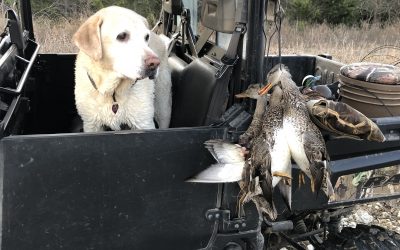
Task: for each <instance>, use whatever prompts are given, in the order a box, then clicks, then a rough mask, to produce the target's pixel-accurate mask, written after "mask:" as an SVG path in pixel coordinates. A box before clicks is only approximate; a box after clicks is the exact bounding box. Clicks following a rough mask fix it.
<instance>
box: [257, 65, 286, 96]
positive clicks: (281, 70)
mask: <svg viewBox="0 0 400 250" xmlns="http://www.w3.org/2000/svg"><path fill="white" fill-rule="evenodd" d="M291 78H292V76H291V74H290V73H289V69H288V68H287V67H286V66H285V65H283V64H279V63H278V64H277V65H275V66H274V67H273V68H272V69H271V70H270V71H269V72H268V74H267V82H268V83H267V85H265V86H264V87H263V88H261V89H260V91H259V92H258V94H259V95H265V94H267V93H268V92H269V91H270V90H271V89H272V88H274V87H275V86H276V85H281V84H282V82H287V81H288V79H290V80H291Z"/></svg>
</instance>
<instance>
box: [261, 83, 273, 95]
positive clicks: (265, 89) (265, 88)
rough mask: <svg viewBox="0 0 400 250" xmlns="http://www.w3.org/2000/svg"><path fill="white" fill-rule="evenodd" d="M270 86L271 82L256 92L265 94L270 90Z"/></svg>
mask: <svg viewBox="0 0 400 250" xmlns="http://www.w3.org/2000/svg"><path fill="white" fill-rule="evenodd" d="M271 88H272V83H268V84H267V85H265V86H264V87H263V88H262V89H260V90H259V91H258V94H259V95H265V94H267V93H268V92H269V91H270V89H271Z"/></svg>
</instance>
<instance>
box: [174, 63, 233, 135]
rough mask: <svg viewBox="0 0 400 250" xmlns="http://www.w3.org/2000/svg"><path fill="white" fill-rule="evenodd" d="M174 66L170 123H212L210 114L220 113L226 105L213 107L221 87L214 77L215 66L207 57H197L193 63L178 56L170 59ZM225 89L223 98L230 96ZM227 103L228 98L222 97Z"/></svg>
mask: <svg viewBox="0 0 400 250" xmlns="http://www.w3.org/2000/svg"><path fill="white" fill-rule="evenodd" d="M169 63H170V67H171V70H172V82H173V101H172V103H173V104H172V115H171V125H170V126H171V127H196V126H207V125H210V123H211V121H212V120H210V119H209V118H210V116H213V117H220V116H221V115H222V113H223V109H221V110H220V111H217V114H216V113H215V111H214V110H212V108H211V105H212V97H213V95H215V93H214V92H215V91H220V90H219V88H218V83H219V82H218V81H217V78H216V77H215V73H216V70H217V69H216V68H215V67H214V66H212V65H211V64H210V63H209V62H207V60H206V59H204V58H196V59H194V60H193V61H192V62H191V63H189V64H187V65H186V66H185V65H184V64H185V62H184V61H182V60H181V59H180V58H178V57H176V56H172V57H170V59H169ZM224 92H225V91H222V93H221V96H220V98H227V97H228V95H227V93H224ZM223 102H224V103H226V102H225V101H223Z"/></svg>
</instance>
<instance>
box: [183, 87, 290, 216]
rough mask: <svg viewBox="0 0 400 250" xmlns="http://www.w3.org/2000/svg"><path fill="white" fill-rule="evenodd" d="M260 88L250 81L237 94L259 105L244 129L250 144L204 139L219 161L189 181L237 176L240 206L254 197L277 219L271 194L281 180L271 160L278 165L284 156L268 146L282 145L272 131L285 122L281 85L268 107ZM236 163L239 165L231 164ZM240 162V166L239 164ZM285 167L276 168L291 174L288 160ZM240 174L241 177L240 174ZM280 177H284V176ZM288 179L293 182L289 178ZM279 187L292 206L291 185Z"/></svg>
mask: <svg viewBox="0 0 400 250" xmlns="http://www.w3.org/2000/svg"><path fill="white" fill-rule="evenodd" d="M259 90H260V85H258V84H254V85H250V86H249V87H248V89H247V90H246V91H245V92H243V93H241V94H239V95H236V97H237V98H252V99H257V106H256V110H255V113H254V118H253V120H254V119H255V120H254V121H255V122H252V123H251V125H250V126H249V128H248V130H247V131H246V132H245V133H244V135H245V137H246V140H247V141H248V142H249V143H248V146H247V148H246V147H243V146H241V145H239V144H232V143H230V142H226V141H221V140H209V141H207V142H205V144H206V148H207V149H208V150H209V151H210V153H211V154H212V155H213V156H214V158H215V159H216V160H217V162H219V164H214V165H212V166H210V167H209V168H207V169H205V170H203V171H202V172H200V173H199V174H197V175H196V176H194V177H193V178H191V179H190V180H189V181H190V182H206V183H210V182H214V183H216V182H218V183H219V182H232V181H233V180H232V178H231V177H232V176H236V177H237V181H239V186H240V188H241V193H242V195H241V198H240V200H239V207H241V206H242V205H243V204H244V203H247V202H248V201H250V200H252V201H253V202H254V203H255V204H256V207H257V209H258V210H259V211H260V212H261V213H262V214H264V215H267V216H268V217H269V219H272V220H274V219H276V217H277V213H276V209H275V205H274V203H273V197H272V196H273V195H272V194H273V189H274V187H275V186H276V185H278V183H279V182H277V181H275V184H274V185H273V177H272V175H271V162H274V163H275V165H279V164H277V162H279V161H280V160H279V157H281V154H280V153H279V152H278V153H274V155H273V157H274V158H273V159H271V155H270V153H269V150H271V149H273V146H274V145H278V146H279V147H281V146H280V144H281V142H280V141H281V140H280V141H277V143H276V144H275V140H274V138H273V137H272V136H271V134H273V133H274V132H273V131H274V130H276V129H277V128H278V127H279V126H282V119H281V118H282V114H283V112H282V111H283V108H282V106H281V103H282V91H281V90H280V88H279V87H276V88H274V90H273V91H272V93H271V98H270V100H269V106H268V109H267V110H266V103H267V99H266V98H264V97H263V96H260V95H259V94H258V92H259ZM266 124H268V125H266ZM245 149H246V150H248V154H247V155H246V154H245V153H244V152H245ZM275 149H276V148H275ZM278 151H279V150H278ZM286 154H288V150H286ZM233 163H235V164H237V165H235V166H232V164H233ZM239 165H240V167H237V166H239ZM279 166H280V165H279ZM285 167H286V168H287V169H289V171H287V169H284V170H281V169H280V168H279V167H278V168H277V170H276V171H275V172H276V173H286V175H287V176H289V175H290V174H291V172H290V168H291V164H290V162H287V164H286V166H285ZM236 171H237V172H236ZM287 172H288V173H287ZM224 175H225V176H224ZM240 175H241V178H239V176H240ZM278 178H279V179H281V178H282V176H280V177H278ZM282 183H283V182H282ZM286 183H290V180H288V181H287V182H286ZM279 189H280V191H281V193H282V196H283V198H284V201H285V203H286V204H287V205H288V207H289V208H290V205H291V187H290V185H289V186H288V185H287V184H286V185H279Z"/></svg>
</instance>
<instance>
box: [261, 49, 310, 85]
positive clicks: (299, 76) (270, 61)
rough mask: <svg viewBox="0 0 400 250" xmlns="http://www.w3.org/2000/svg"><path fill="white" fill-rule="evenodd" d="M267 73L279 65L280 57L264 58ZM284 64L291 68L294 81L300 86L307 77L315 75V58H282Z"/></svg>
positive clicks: (294, 56)
mask: <svg viewBox="0 0 400 250" xmlns="http://www.w3.org/2000/svg"><path fill="white" fill-rule="evenodd" d="M264 60H265V62H264V65H266V66H265V67H266V69H265V70H266V73H268V71H269V70H270V69H271V68H272V67H273V66H275V65H276V64H278V63H279V57H278V56H269V57H265V58H264ZM282 63H283V64H285V65H286V66H287V67H288V68H289V72H290V73H291V74H292V78H293V81H294V82H295V83H297V85H300V84H301V82H302V80H303V78H304V77H305V76H306V75H312V74H314V73H315V56H296V55H293V56H282Z"/></svg>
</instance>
